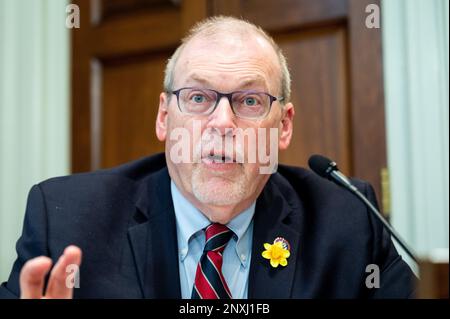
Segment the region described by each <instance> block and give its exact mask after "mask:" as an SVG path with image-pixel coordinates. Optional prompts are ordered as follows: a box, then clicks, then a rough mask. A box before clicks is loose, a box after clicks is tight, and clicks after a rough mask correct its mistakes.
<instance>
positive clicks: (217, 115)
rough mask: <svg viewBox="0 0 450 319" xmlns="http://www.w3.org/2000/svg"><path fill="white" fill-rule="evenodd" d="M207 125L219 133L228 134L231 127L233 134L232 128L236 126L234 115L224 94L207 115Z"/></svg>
mask: <svg viewBox="0 0 450 319" xmlns="http://www.w3.org/2000/svg"><path fill="white" fill-rule="evenodd" d="M207 127H208V128H213V129H215V130H218V131H219V132H220V134H221V135H226V134H229V133H230V132H229V129H232V131H233V134H234V130H235V129H236V128H237V125H236V116H235V114H234V113H233V110H232V108H231V105H230V101H229V99H227V98H226V97H225V96H223V97H222V98H221V99H220V101H219V104H218V105H217V107H216V109H215V110H214V112H212V113H211V115H210V116H209V119H208V125H207ZM227 129H228V132H227Z"/></svg>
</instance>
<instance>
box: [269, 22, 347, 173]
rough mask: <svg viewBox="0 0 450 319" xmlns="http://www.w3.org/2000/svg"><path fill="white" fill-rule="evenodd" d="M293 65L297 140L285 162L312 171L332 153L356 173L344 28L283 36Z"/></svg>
mask: <svg viewBox="0 0 450 319" xmlns="http://www.w3.org/2000/svg"><path fill="white" fill-rule="evenodd" d="M277 41H278V43H279V44H280V46H281V48H282V49H283V51H284V52H285V54H286V57H287V59H288V61H290V62H293V63H291V64H290V65H291V67H290V68H291V76H292V83H293V85H292V98H291V100H292V102H293V103H294V105H295V107H296V114H295V119H294V122H295V126H294V138H293V140H292V144H291V145H290V147H289V148H288V149H287V150H286V151H285V152H282V153H281V154H280V161H281V162H283V163H287V164H291V165H297V166H299V165H300V166H307V165H308V158H309V156H311V154H326V155H327V156H329V157H330V158H333V159H335V160H336V161H337V162H338V163H340V164H341V169H342V170H343V171H344V172H346V173H350V172H351V167H350V158H351V144H350V109H349V105H348V96H347V91H348V83H347V77H348V74H347V68H346V53H347V52H346V33H345V28H344V27H343V26H339V25H337V26H334V27H327V28H322V29H313V30H311V29H310V30H309V31H298V32H293V33H289V34H285V35H282V36H279V37H277Z"/></svg>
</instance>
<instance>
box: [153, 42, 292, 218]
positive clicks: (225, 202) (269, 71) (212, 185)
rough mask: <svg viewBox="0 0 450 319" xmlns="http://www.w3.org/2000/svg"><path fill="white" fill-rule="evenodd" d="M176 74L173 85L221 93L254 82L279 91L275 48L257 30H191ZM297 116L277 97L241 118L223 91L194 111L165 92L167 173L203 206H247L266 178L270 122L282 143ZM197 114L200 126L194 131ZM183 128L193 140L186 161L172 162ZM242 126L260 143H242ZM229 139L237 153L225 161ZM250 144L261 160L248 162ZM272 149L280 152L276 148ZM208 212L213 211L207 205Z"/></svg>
mask: <svg viewBox="0 0 450 319" xmlns="http://www.w3.org/2000/svg"><path fill="white" fill-rule="evenodd" d="M174 74H175V76H174V88H173V89H174V90H177V89H179V88H183V87H196V88H204V89H214V90H217V91H219V92H223V93H229V92H233V91H240V90H252V91H260V92H267V93H269V94H271V95H273V96H280V95H281V91H280V67H279V64H278V60H277V56H276V53H275V51H274V50H273V48H272V47H271V46H270V44H269V43H268V42H267V41H266V40H264V39H263V38H262V37H260V36H255V35H253V36H245V37H238V36H231V35H222V36H220V40H218V39H217V38H216V39H208V38H202V37H197V38H194V39H192V40H191V41H190V42H189V43H188V44H187V45H186V46H185V48H184V49H183V51H182V53H181V55H180V57H179V59H178V61H177V63H176V67H175V72H174ZM286 114H287V116H286ZM292 116H293V108H292V105H291V104H287V105H286V106H285V107H284V109H283V107H282V104H280V103H279V102H278V101H275V102H273V103H272V107H271V109H270V113H269V114H268V115H267V116H266V117H264V118H262V119H257V120H250V119H242V118H239V117H237V116H236V115H235V114H234V113H233V110H232V108H231V105H230V103H229V101H228V100H227V99H226V98H222V99H221V100H220V101H219V104H218V105H217V107H216V109H215V110H214V112H212V113H211V114H209V115H189V114H185V113H182V112H181V111H180V109H179V108H178V106H177V98H176V96H174V95H171V96H168V95H167V94H165V93H162V94H161V97H160V108H159V112H158V118H157V123H156V131H157V135H158V138H159V139H160V140H165V141H166V158H167V164H168V169H169V173H170V176H171V178H172V179H173V180H174V182H175V184H176V185H177V187H178V188H179V189H180V191H181V192H182V193H183V195H185V196H187V197H188V199H190V200H191V201H192V202H194V204H198V205H196V206H201V207H198V208H200V209H201V210H202V209H203V210H208V209H205V207H230V210H231V211H233V210H235V208H236V209H237V210H243V209H245V208H247V207H248V206H249V205H250V204H251V203H252V202H253V201H254V200H255V199H256V197H257V196H258V195H259V193H260V192H261V190H262V188H263V187H264V185H265V183H266V182H267V180H268V178H269V175H267V174H261V171H260V168H261V166H262V165H265V166H267V165H268V163H261V161H260V160H259V159H260V157H259V156H258V152H261V151H263V152H264V153H265V154H264V155H266V154H267V153H268V152H269V151H270V128H274V129H277V130H278V133H277V134H276V138H277V142H278V144H279V148H281V149H283V148H286V147H287V145H288V144H289V140H290V136H291V133H292ZM282 120H284V121H282ZM194 122H195V123H196V125H197V128H199V130H200V132H195V130H196V129H194V127H195V125H194ZM287 122H289V123H287ZM179 128H183V130H184V131H185V132H189V142H190V145H189V147H188V148H189V149H191V152H192V153H191V154H190V157H189V158H190V161H189V163H175V162H174V161H173V159H172V158H171V150H172V149H173V147H174V146H175V145H176V144H178V145H179V140H178V139H171V138H170V136H171V132H174V130H175V129H179ZM258 129H263V130H258ZM239 130H241V132H242V131H245V130H250V131H253V133H254V135H253V134H252V135H253V136H254V137H255V138H256V140H254V141H253V142H256V145H253V143H252V145H250V144H249V141H250V139H249V138H245V139H243V141H244V143H240V141H242V139H238V138H236V132H237V131H239ZM261 132H263V135H265V136H266V142H265V144H263V146H265V149H261V147H260V146H261V145H259V144H260V143H259V139H260V137H261ZM198 133H200V134H198ZM225 139H228V141H230V140H231V141H233V147H232V148H233V156H232V158H231V159H230V158H228V159H227V162H228V163H221V162H220V158H221V157H222V156H224V155H225ZM218 141H222V143H218ZM220 146H222V147H220ZM249 151H256V156H255V159H256V162H253V161H252V162H251V163H249V156H250V157H252V156H251V155H250V154H249ZM272 151H273V152H278V149H275V150H272ZM237 155H242V156H243V158H244V163H242V162H240V163H239V162H236V159H237ZM230 161H232V162H231V163H230ZM203 210H202V211H203ZM203 212H204V211H203ZM204 213H205V212H204ZM211 214H212V215H214V213H208V215H211ZM231 214H233V213H231ZM209 217H210V219H215V220H217V219H218V218H215V216H209ZM216 217H217V216H216ZM228 217H232V216H228ZM219 219H220V218H219ZM226 219H227V218H226Z"/></svg>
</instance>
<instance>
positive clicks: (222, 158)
mask: <svg viewBox="0 0 450 319" xmlns="http://www.w3.org/2000/svg"><path fill="white" fill-rule="evenodd" d="M203 161H205V162H207V163H227V164H229V163H236V160H235V159H234V158H233V157H231V156H228V155H227V154H226V153H214V151H211V152H210V153H209V154H204V156H203Z"/></svg>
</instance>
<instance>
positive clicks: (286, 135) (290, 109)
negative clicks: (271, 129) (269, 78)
mask: <svg viewBox="0 0 450 319" xmlns="http://www.w3.org/2000/svg"><path fill="white" fill-rule="evenodd" d="M282 112H283V113H282V115H281V122H280V127H279V129H280V140H279V143H278V148H279V149H280V151H283V150H285V149H287V148H288V146H289V144H290V143H291V138H292V132H293V129H294V116H295V109H294V105H293V104H292V103H287V104H286V105H285V106H284V107H283V111H282Z"/></svg>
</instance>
